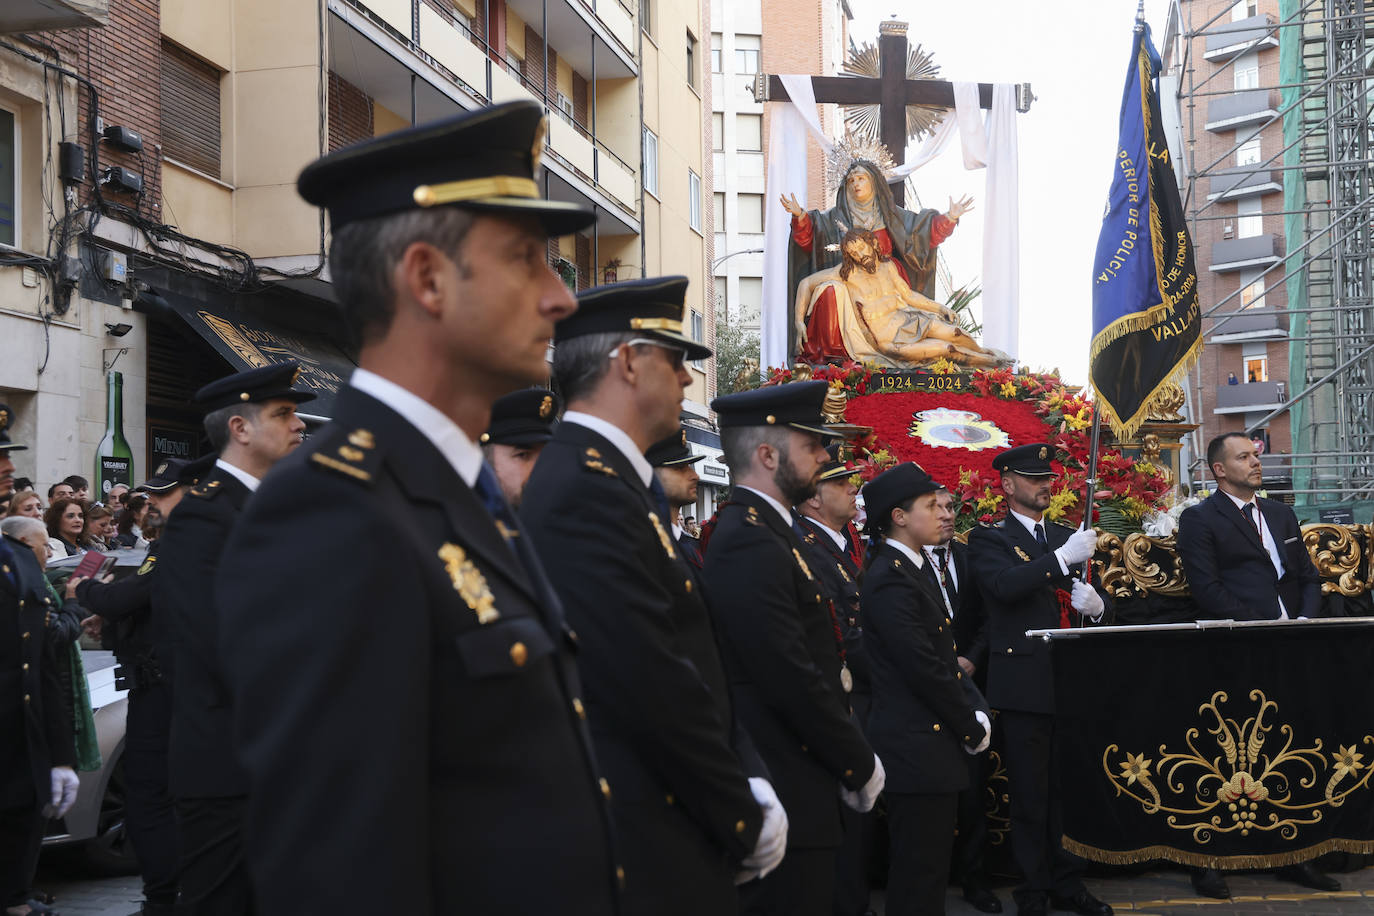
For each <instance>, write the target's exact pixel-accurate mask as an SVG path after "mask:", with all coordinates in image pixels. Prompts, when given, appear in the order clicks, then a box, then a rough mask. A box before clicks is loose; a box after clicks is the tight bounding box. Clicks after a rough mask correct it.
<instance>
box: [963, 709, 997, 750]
mask: <svg viewBox="0 0 1374 916" xmlns="http://www.w3.org/2000/svg"><path fill="white" fill-rule="evenodd" d="M973 715H974V718H976V719H977V720H978V724H979V725H981V726H983V740H982V741H980V742H978V746H977V747H970V746H969V745H967V744H965V745H964V751H965V752H966V753H968V754H981V753H983V751H985V750H987V749H988V745H989V744H991V743H992V722H991V721H990V720H989V719H988V714H987V713H985V712H983V711H982V710H981V709H975V710H974V711H973Z"/></svg>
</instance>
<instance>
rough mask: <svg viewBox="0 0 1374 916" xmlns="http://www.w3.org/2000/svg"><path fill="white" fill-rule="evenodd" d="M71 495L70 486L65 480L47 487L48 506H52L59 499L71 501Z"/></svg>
mask: <svg viewBox="0 0 1374 916" xmlns="http://www.w3.org/2000/svg"><path fill="white" fill-rule="evenodd" d="M72 494H73V490H72V485H71V484H69V483H67V482H66V481H65V480H64V481H61V482H59V483H55V484H53V485H52V486H50V487H48V505H50V506H51V505H52V504H53V503H55V502H57V500H59V499H71V498H72Z"/></svg>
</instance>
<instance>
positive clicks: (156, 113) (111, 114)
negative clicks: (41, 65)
mask: <svg viewBox="0 0 1374 916" xmlns="http://www.w3.org/2000/svg"><path fill="white" fill-rule="evenodd" d="M161 33H162V29H161V14H160V3H159V2H158V0H110V23H109V25H108V26H106V27H105V28H102V29H72V30H67V31H61V32H46V33H42V34H40V35H39V36H38V37H39V38H40V40H42V41H44V42H46V43H48V44H51V45H53V46H54V47H56V48H57V49H58V51H60V52H61V55H62V65H63V66H64V67H66V68H67V69H69V70H74V71H75V72H77V73H80V74H81V75H82V76H84V77H85V78H86V79H88V80H90V81H91V83H92V84H93V85H94V86H95V90H96V93H97V95H98V96H99V114H100V117H101V118H102V119H103V120H104V121H105V123H106V124H107V125H113V124H120V125H123V126H125V127H128V128H130V129H132V130H135V131H138V132H139V133H140V134H142V135H143V152H142V153H122V152H119V151H118V150H115V149H112V148H110V147H109V146H106V145H104V144H100V145H98V147H97V150H98V166H97V168H98V169H105V168H108V167H110V166H123V167H124V168H126V169H129V170H130V171H133V172H137V173H139V174H140V175H141V176H142V177H143V194H142V196H141V197H140V198H138V199H137V200H135V199H134V198H132V197H130V196H129V195H126V194H107V195H106V198H107V200H108V201H110V202H112V203H116V204H120V205H123V206H126V207H131V208H132V207H134V206H135V205H136V206H137V210H138V213H139V214H140V215H141V216H144V217H146V218H148V219H152V220H155V221H157V222H164V221H165V218H164V216H163V213H162V172H161V165H160V163H159V161H158V148H159V145H160V143H161V137H162V131H161V122H162V102H161V94H162V34H161ZM78 98H79V99H80V102H81V104H80V105H79V106H78V108H79V110H78V112H75V113H73V112H71V111H68V112H67V125H66V130H65V131H64V135H65V138H66V139H70V140H76V141H78V142H79V143H80V144H81V145H82V146H84V147H86V148H87V151H88V152H89V149H90V142H91V141H90V138H89V136H88V133H87V131H88V126H87V121H88V118H89V111H90V108H89V102H90V95H89V93H88V92H87V91H86V89H85V88H82V89H81V90H79V93H78ZM73 124H75V129H73ZM54 128H56V121H55V120H54ZM97 177H98V175H95V176H87V179H88V181H87V184H86V185H84V186H83V199H84V198H88V197H89V195H90V182H91V181H94V180H95V179H96V178H97Z"/></svg>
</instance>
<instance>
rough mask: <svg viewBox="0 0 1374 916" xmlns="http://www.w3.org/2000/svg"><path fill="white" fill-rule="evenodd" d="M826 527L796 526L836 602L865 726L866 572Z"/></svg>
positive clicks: (818, 575) (814, 568)
mask: <svg viewBox="0 0 1374 916" xmlns="http://www.w3.org/2000/svg"><path fill="white" fill-rule="evenodd" d="M823 527H824V526H823V525H821V523H819V522H817V521H815V520H814V519H811V518H808V517H806V516H802V517H801V521H799V522H798V523H797V524H796V525H794V526H793V530H795V531H796V532H797V535H798V536H799V537H800V538H801V539H802V542H803V543H804V544H806V546H807V549H808V553H807V556H808V557H814V558H815V559H814V562H810V565H811V571H812V572H814V573H815V574H816V578H817V579H819V580H820V581H821V585H823V586H824V588H822V590H821V592H822V594H823V595H825V597H826V598H828V599H830V600H831V601H832V602H834V607H835V617H836V619H837V620H838V621H839V624H840V632H841V633H842V634H844V655H845V663H846V664H847V665H848V666H849V670H850V673H851V674H852V676H853V678H854V691H853V693H851V694H850V701H851V705H853V706H854V707H855V713H856V714H859V716H860V718H859V721H860V724H863V723H864V722H865V721H866V720H867V718H868V709H867V708H866V707H867V701H866V700H865V701H864V706H865V708H864V709H862V711H860V709H859V708H858V707H859V705H860V704H859V703H855V702H854V695H853V694H854V693H857V694H859V695H860V696H861V697H866V696H868V695H869V694H870V693H872V687H871V686H870V677H869V673H868V661H867V659H866V658H865V657H864V630H863V622H862V620H861V615H860V611H859V582H860V580H861V579H862V578H863V572H862V570H860V569H859V568H858V567H856V566H855V565H854V560H853V559H852V558H851V557H850V556H849V552H848V551H846V550H844V549H843V548H841V547H840V546H839V545H838V544H836V543H835V539H834V538H832V537H831V536H830V535H829V533H828V532H827V531H824V530H822V528H823ZM879 756H881V755H879Z"/></svg>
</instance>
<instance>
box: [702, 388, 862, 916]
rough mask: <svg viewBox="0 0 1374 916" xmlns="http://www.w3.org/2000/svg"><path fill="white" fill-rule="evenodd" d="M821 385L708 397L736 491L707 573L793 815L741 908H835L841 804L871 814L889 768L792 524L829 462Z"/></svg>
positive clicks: (755, 727) (756, 732) (748, 702)
mask: <svg viewBox="0 0 1374 916" xmlns="http://www.w3.org/2000/svg"><path fill="white" fill-rule="evenodd" d="M825 393H826V383H825V382H820V381H817V382H794V383H791V384H787V385H778V386H774V387H768V388H761V389H758V390H756V391H746V392H741V393H738V394H732V395H727V396H725V397H720V398H716V399H715V400H714V401H713V402H712V404H711V406H712V408H713V409H715V411H716V413H717V415H718V417H719V422H720V427H721V445H722V449H723V451H724V452H725V460H726V463H727V464H728V465H729V466H730V478H731V491H730V500H729V501H728V502H726V503H725V504H724V505H723V506H721V507H720V509H719V510H718V513H717V521H716V527H715V530H714V531H713V533H712V534H711V538H710V541H709V542H708V544H707V545H706V567H705V571H704V579H705V581H706V590H707V595H708V598H709V601H710V606H711V613H712V615H713V617H714V619H715V622H716V628H717V630H718V631H719V633H720V637H721V642H722V644H723V646H724V658H725V670H726V673H727V674H728V675H729V677H730V680H731V683H732V685H733V688H734V692H735V696H736V697H737V706H738V708H739V710H740V715H741V717H742V718H743V720H744V724H745V727H746V728H748V730H749V734H750V735H751V736H752V737H753V739H754V743H755V745H756V746H757V747H758V749H759V753H760V754H761V755H762V756H763V759H764V762H765V763H766V764H767V765H768V769H769V772H770V773H771V774H772V778H773V784H774V785H775V786H776V787H777V791H778V797H779V798H781V799H782V804H783V807H784V808H785V809H786V810H787V816H788V822H789V828H788V849H787V857H786V858H785V859H783V864H782V866H781V867H780V868H779V869H778V870H777V871H776V872H774V873H773V874H772V875H769V876H767V877H765V878H763V879H762V880H760V881H756V882H751V883H749V884H746V885H744V886H743V888H742V889H741V909H742V911H743V912H744V913H747V914H755V913H757V914H779V916H781V914H787V916H797V914H801V916H810V914H817V916H819V914H828V913H829V912H830V911H831V906H832V897H833V889H834V879H835V867H836V866H835V861H836V850H838V848H839V846H840V843H841V840H842V838H843V832H844V828H843V826H842V822H841V818H840V804H841V802H842V801H843V803H844V804H846V805H848V806H849V807H851V808H853V809H855V810H857V811H868V810H870V809H872V807H873V804H874V803H875V802H876V801H877V798H878V793H879V792H881V791H882V787H883V779H884V775H883V768H882V764H881V762H879V760H878V758H877V756H876V755H875V754H874V753H873V749H872V748H871V747H869V745H868V742H867V741H866V740H865V739H864V736H863V733H862V732H861V731H860V729H859V726H858V725H857V724H856V723H855V722H854V720H853V718H852V717H851V716H850V711H849V702H848V693H849V691H850V690H852V689H853V686H854V684H853V674H852V673H851V672H850V671H849V669H848V668H847V667H846V666H845V665H844V664H843V662H842V659H841V649H842V642H843V637H842V635H841V633H840V630H839V628H838V627H837V626H836V622H835V621H834V620H833V619H832V617H831V615H830V608H829V604H828V602H827V601H826V600H825V598H824V596H823V594H822V586H821V583H820V580H819V579H817V577H816V574H815V572H814V571H813V570H812V569H811V564H810V562H808V561H807V559H806V549H807V548H806V544H805V543H804V542H803V541H802V540H801V538H799V537H797V534H796V531H795V530H794V527H793V526H794V524H795V523H796V517H795V515H793V514H792V509H791V507H792V506H793V505H795V504H797V503H800V502H802V501H804V500H806V499H809V498H810V497H811V495H812V494H813V493H814V492H815V489H816V477H817V475H818V474H819V473H820V470H821V467H822V465H824V463H825V462H826V461H827V460H828V459H829V456H828V455H827V454H826V451H825V447H824V442H825V438H826V437H827V436H829V435H830V432H829V430H827V429H826V428H825V426H824V425H823V424H824V420H823V418H822V415H821V404H822V401H823V400H824V399H825Z"/></svg>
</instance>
